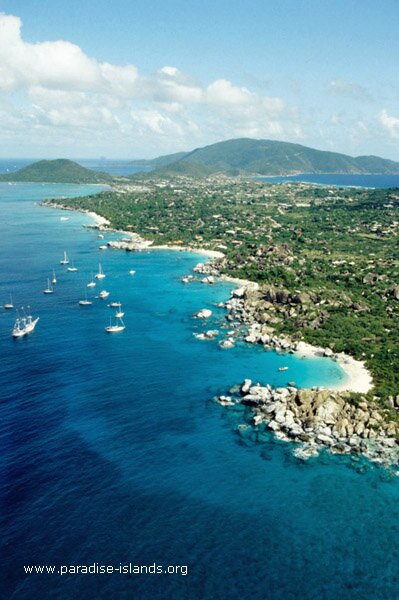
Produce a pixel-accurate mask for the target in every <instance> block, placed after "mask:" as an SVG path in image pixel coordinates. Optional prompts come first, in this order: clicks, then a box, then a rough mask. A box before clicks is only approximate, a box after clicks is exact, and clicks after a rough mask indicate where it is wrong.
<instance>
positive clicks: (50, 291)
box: [43, 279, 54, 294]
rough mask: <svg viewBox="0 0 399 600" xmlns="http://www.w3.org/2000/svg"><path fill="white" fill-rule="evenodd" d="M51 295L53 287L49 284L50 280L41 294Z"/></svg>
mask: <svg viewBox="0 0 399 600" xmlns="http://www.w3.org/2000/svg"><path fill="white" fill-rule="evenodd" d="M53 293H54V289H53V286H52V285H51V283H50V279H47V287H46V289H45V290H43V294H53Z"/></svg>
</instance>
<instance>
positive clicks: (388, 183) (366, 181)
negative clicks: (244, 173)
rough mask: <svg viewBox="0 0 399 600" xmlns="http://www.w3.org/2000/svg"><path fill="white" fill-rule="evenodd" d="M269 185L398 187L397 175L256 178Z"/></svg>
mask: <svg viewBox="0 0 399 600" xmlns="http://www.w3.org/2000/svg"><path fill="white" fill-rule="evenodd" d="M257 179H261V180H262V181H268V182H270V183H286V182H290V181H293V182H304V183H315V184H318V185H332V186H338V187H365V188H394V187H399V174H397V175H372V174H368V175H356V174H349V173H319V174H316V173H314V174H312V173H302V174H300V175H290V176H288V177H257Z"/></svg>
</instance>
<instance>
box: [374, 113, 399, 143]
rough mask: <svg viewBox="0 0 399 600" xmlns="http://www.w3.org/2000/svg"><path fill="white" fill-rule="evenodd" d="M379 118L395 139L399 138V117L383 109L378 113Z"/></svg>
mask: <svg viewBox="0 0 399 600" xmlns="http://www.w3.org/2000/svg"><path fill="white" fill-rule="evenodd" d="M378 120H379V122H380V123H381V125H382V126H383V128H384V129H385V131H386V132H387V133H388V134H389V135H390V136H391V137H392V138H394V139H399V118H398V117H394V116H392V115H390V114H388V112H387V111H386V110H382V111H381V112H380V113H379V115H378Z"/></svg>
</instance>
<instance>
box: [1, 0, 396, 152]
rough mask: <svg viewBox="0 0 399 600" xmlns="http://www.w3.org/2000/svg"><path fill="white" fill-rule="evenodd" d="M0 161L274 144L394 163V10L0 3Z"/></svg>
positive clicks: (334, 4)
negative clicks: (226, 143) (234, 141)
mask: <svg viewBox="0 0 399 600" xmlns="http://www.w3.org/2000/svg"><path fill="white" fill-rule="evenodd" d="M0 12H1V13H3V15H2V16H1V17H0V153H1V155H2V156H3V157H7V156H14V157H17V156H38V157H39V156H43V157H52V156H69V157H78V156H79V157H84V156H86V157H95V156H100V155H105V156H109V157H114V158H118V157H121V158H124V157H128V158H131V157H151V156H156V155H159V154H164V153H168V152H174V151H178V150H187V149H191V148H194V147H197V146H202V145H205V144H208V143H213V142H217V141H219V140H222V139H229V138H234V137H254V138H271V139H281V140H285V141H292V142H296V143H302V144H304V145H309V146H313V147H316V148H320V149H328V150H334V151H338V152H345V153H348V154H353V155H360V154H378V155H381V156H385V157H388V158H392V159H395V160H399V77H398V74H399V73H398V64H399V38H398V35H397V23H398V22H399V3H398V2H397V0H395V1H394V0H382V1H381V2H379V3H377V2H376V1H375V0H373V1H371V0H363V1H361V0H357V1H354V0H346V1H342V0H335V1H333V0H331V1H330V0H319V1H318V2H315V1H313V0H308V1H307V0H303V1H300V0H295V1H294V0H280V1H277V0H276V1H273V2H270V1H267V0H264V1H263V2H261V1H258V0H254V1H250V0H247V1H246V2H243V1H241V0H239V1H234V0H233V1H230V2H226V1H224V0H213V1H212V2H210V1H208V0H203V1H202V2H199V1H197V0H194V1H190V2H188V1H187V0H186V1H184V2H183V1H180V0H170V1H167V0H165V1H164V2H159V1H147V2H143V1H142V0H135V1H132V0H130V1H128V0H114V1H113V2H112V3H111V2H109V0H96V1H91V0H85V1H84V2H82V1H81V2H77V1H76V0H70V1H69V2H68V3H66V2H65V1H63V2H61V1H60V0H51V2H43V1H42V0H12V1H11V0H3V1H1V0H0Z"/></svg>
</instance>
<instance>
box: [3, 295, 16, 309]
mask: <svg viewBox="0 0 399 600" xmlns="http://www.w3.org/2000/svg"><path fill="white" fill-rule="evenodd" d="M3 308H5V309H6V310H10V308H14V304H13V302H12V295H11V294H10V302H6V303H5V304H3Z"/></svg>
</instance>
